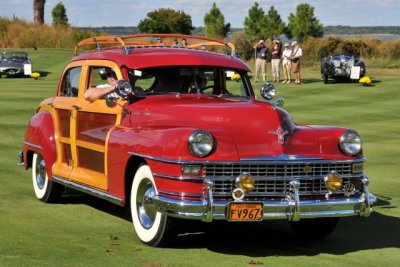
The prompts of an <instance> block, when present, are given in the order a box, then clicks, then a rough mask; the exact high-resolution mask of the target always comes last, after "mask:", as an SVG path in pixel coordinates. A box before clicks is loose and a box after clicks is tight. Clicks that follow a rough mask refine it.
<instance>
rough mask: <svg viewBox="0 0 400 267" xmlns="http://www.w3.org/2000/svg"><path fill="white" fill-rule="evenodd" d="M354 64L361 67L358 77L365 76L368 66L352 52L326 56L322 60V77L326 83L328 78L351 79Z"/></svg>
mask: <svg viewBox="0 0 400 267" xmlns="http://www.w3.org/2000/svg"><path fill="white" fill-rule="evenodd" d="M353 66H359V67H360V75H359V77H358V78H362V77H364V76H365V72H366V68H365V64H364V62H363V61H361V60H360V59H358V58H356V57H354V56H353V55H351V54H334V55H331V56H329V57H324V58H322V61H321V75H322V79H323V80H324V83H328V79H334V80H350V75H351V70H352V67H353Z"/></svg>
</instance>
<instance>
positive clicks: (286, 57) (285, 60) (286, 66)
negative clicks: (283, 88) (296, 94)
mask: <svg viewBox="0 0 400 267" xmlns="http://www.w3.org/2000/svg"><path fill="white" fill-rule="evenodd" d="M291 56H292V50H291V49H290V46H289V43H285V45H284V50H283V52H282V66H283V74H284V75H285V80H284V81H283V82H282V83H290V79H291V78H290V76H291V75H290V71H291V61H290V57H291Z"/></svg>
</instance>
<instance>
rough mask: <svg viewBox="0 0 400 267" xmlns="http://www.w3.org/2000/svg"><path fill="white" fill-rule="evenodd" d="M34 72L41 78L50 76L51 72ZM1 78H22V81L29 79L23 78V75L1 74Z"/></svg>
mask: <svg viewBox="0 0 400 267" xmlns="http://www.w3.org/2000/svg"><path fill="white" fill-rule="evenodd" d="M34 72H38V73H39V74H40V77H41V78H43V77H47V76H48V75H49V74H51V72H48V71H34ZM2 78H7V79H18V78H23V79H25V78H30V76H25V75H23V74H21V75H5V74H2Z"/></svg>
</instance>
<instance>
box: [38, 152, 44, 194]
mask: <svg viewBox="0 0 400 267" xmlns="http://www.w3.org/2000/svg"><path fill="white" fill-rule="evenodd" d="M45 181H46V165H45V163H44V159H43V157H42V156H41V155H37V160H36V184H37V186H38V187H39V188H40V189H43V187H44V183H45Z"/></svg>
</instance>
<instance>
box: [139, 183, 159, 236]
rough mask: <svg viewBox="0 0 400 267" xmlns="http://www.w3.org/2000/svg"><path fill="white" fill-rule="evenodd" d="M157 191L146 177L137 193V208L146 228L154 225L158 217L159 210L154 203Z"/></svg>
mask: <svg viewBox="0 0 400 267" xmlns="http://www.w3.org/2000/svg"><path fill="white" fill-rule="evenodd" d="M155 193H156V192H155V189H154V186H153V184H152V182H151V181H150V179H147V178H146V179H143V180H142V181H141V182H140V184H139V187H138V190H137V193H136V208H137V212H138V216H139V220H140V223H141V224H142V226H143V227H144V228H146V229H149V228H151V226H153V223H154V220H155V218H156V214H157V211H156V208H155V207H154V204H153V197H154V196H155Z"/></svg>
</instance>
